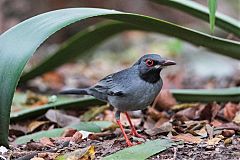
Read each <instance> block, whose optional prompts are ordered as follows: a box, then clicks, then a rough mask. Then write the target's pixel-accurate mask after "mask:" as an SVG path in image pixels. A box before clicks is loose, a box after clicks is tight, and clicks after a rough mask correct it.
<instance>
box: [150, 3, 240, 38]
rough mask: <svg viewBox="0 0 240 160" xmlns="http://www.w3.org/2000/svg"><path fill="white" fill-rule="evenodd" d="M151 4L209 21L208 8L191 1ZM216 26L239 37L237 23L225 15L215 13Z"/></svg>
mask: <svg viewBox="0 0 240 160" xmlns="http://www.w3.org/2000/svg"><path fill="white" fill-rule="evenodd" d="M151 1H153V2H156V3H159V4H162V5H166V6H169V7H173V8H176V9H178V10H180V11H183V12H185V13H188V14H190V15H191V16H195V17H198V18H200V19H202V20H204V21H206V22H208V21H209V11H208V8H207V7H205V6H203V5H201V4H199V3H197V2H194V1H192V0H151ZM216 26H218V27H220V28H222V29H224V30H226V31H228V32H230V33H233V34H235V35H237V36H239V37H240V25H239V21H238V20H236V19H233V18H232V17H229V16H227V15H225V14H222V13H219V12H216Z"/></svg>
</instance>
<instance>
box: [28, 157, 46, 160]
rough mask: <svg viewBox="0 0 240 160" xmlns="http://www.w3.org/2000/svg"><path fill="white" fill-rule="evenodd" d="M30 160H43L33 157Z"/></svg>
mask: <svg viewBox="0 0 240 160" xmlns="http://www.w3.org/2000/svg"><path fill="white" fill-rule="evenodd" d="M30 160H44V159H43V158H40V157H33V158H31V159H30Z"/></svg>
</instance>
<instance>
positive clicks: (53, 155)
mask: <svg viewBox="0 0 240 160" xmlns="http://www.w3.org/2000/svg"><path fill="white" fill-rule="evenodd" d="M59 154H60V153H51V152H43V153H38V157H40V158H44V159H48V160H52V159H56V158H57V156H59Z"/></svg>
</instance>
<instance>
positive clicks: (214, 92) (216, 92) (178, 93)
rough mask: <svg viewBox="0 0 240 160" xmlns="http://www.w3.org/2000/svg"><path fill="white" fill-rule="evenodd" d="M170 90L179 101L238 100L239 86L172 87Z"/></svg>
mask: <svg viewBox="0 0 240 160" xmlns="http://www.w3.org/2000/svg"><path fill="white" fill-rule="evenodd" d="M170 91H171V93H172V94H173V96H174V97H175V98H176V100H177V101H180V102H207V103H208V102H214V101H215V102H229V101H231V102H240V88H223V89H173V90H170Z"/></svg>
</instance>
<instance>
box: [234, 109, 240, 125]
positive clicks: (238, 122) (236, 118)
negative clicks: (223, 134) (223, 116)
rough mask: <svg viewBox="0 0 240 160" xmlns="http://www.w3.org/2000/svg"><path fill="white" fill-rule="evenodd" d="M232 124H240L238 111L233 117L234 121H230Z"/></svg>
mask: <svg viewBox="0 0 240 160" xmlns="http://www.w3.org/2000/svg"><path fill="white" fill-rule="evenodd" d="M232 121H233V122H235V123H237V124H240V111H238V112H237V113H236V115H235V117H234V119H233V120H232Z"/></svg>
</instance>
